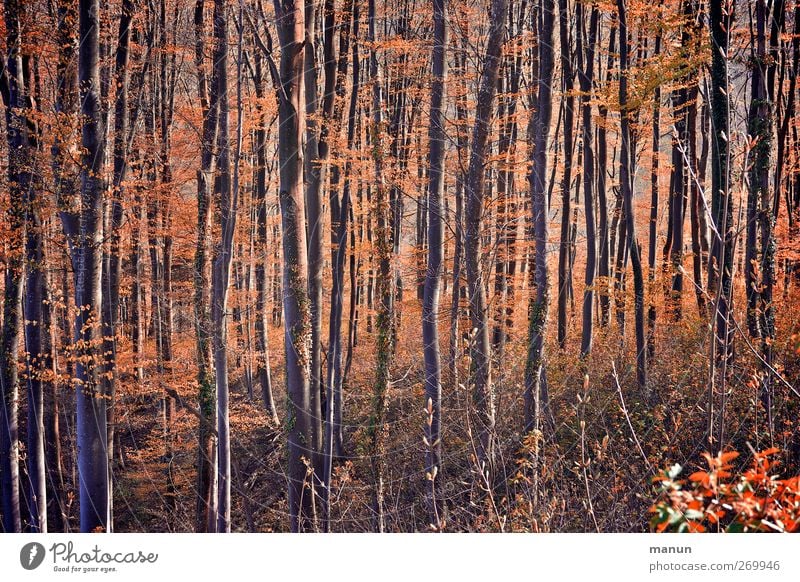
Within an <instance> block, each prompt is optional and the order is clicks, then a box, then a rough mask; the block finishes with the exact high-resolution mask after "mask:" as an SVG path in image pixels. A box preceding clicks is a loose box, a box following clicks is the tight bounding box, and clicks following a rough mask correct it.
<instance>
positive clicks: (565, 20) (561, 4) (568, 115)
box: [558, 0, 575, 349]
mask: <svg viewBox="0 0 800 582" xmlns="http://www.w3.org/2000/svg"><path fill="white" fill-rule="evenodd" d="M558 23H559V24H558V28H559V40H560V44H561V89H562V92H563V93H564V97H563V104H564V173H563V174H562V179H561V236H560V238H559V241H560V243H559V247H558V345H559V347H561V348H562V349H563V348H564V346H565V342H566V340H567V302H568V301H569V286H570V281H569V278H570V276H571V273H570V269H569V250H570V245H569V239H570V217H571V215H572V192H571V186H572V149H573V143H572V142H573V131H574V118H575V94H574V84H575V74H574V72H573V69H572V44H571V43H570V38H569V27H570V23H569V10H568V8H567V0H558Z"/></svg>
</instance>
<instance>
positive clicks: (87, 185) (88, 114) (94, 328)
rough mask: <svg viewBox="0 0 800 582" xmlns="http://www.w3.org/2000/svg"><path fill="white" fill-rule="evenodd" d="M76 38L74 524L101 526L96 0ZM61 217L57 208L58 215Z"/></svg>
mask: <svg viewBox="0 0 800 582" xmlns="http://www.w3.org/2000/svg"><path fill="white" fill-rule="evenodd" d="M78 7H79V9H78V14H79V23H80V26H79V30H80V43H79V48H78V86H79V88H80V103H81V116H82V119H83V123H82V140H81V145H82V147H83V155H82V158H81V168H80V177H81V190H80V218H79V225H78V229H77V232H76V231H75V230H73V225H72V224H66V223H65V226H64V230H65V233H66V234H67V237H69V238H73V239H74V240H75V258H76V259H77V261H76V263H75V265H74V269H75V305H76V307H77V309H78V313H77V315H76V317H75V342H76V344H77V352H78V360H77V363H76V366H75V375H76V381H75V386H76V392H77V397H76V404H77V433H78V477H79V482H80V495H79V500H80V513H81V518H80V528H81V531H84V532H90V531H95V530H98V529H100V530H105V529H107V527H108V525H109V522H110V506H109V472H108V454H107V434H108V433H107V426H106V424H107V420H106V419H107V417H106V395H105V394H103V392H102V384H101V382H100V369H101V366H102V357H101V353H100V350H101V340H102V336H101V330H100V328H99V323H100V316H101V305H102V287H101V277H102V242H103V190H104V186H103V159H104V155H105V129H104V127H103V118H102V115H101V103H100V93H99V91H100V71H99V62H98V61H99V46H100V45H99V33H100V5H99V2H98V0H80V2H79V4H78ZM63 218H64V216H63V214H62V219H63Z"/></svg>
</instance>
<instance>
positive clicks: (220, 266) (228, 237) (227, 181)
mask: <svg viewBox="0 0 800 582" xmlns="http://www.w3.org/2000/svg"><path fill="white" fill-rule="evenodd" d="M226 10H227V8H226V3H225V0H215V2H214V39H215V41H216V46H215V47H214V69H215V71H214V81H215V83H214V84H213V85H212V88H211V90H212V92H216V93H217V99H218V105H219V117H218V120H217V123H218V131H217V173H218V179H217V181H216V183H215V188H214V190H215V194H216V196H218V198H219V208H220V217H219V220H220V223H219V224H220V235H219V236H220V240H219V242H218V243H217V244H216V245H215V247H216V248H215V249H214V259H213V268H212V272H211V321H212V329H213V336H212V338H213V342H212V343H213V352H214V370H215V373H216V374H215V375H216V384H217V438H218V443H219V445H218V447H219V449H218V453H217V478H218V479H219V483H218V490H217V500H218V501H217V531H218V532H230V530H231V458H230V455H231V444H230V419H229V412H228V399H229V392H230V387H229V384H228V342H227V335H228V325H227V321H228V318H227V311H228V308H227V305H228V287H229V285H230V269H231V258H232V256H233V236H234V232H235V230H236V211H237V202H238V194H239V193H238V191H237V190H236V189H234V188H232V187H231V162H230V134H229V132H228V70H227V67H228V19H227V14H226ZM240 16H241V14H240ZM240 20H241V18H240ZM240 82H241V81H240ZM240 94H241V93H240ZM240 111H241V109H240ZM239 130H241V124H240V127H239ZM237 141H238V140H237ZM236 186H237V187H238V184H236Z"/></svg>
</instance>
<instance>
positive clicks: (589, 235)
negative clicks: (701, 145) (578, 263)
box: [577, 2, 600, 356]
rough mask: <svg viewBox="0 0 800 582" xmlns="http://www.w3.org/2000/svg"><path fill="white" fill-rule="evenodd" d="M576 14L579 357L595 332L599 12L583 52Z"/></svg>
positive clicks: (579, 6) (589, 348)
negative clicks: (581, 230)
mask: <svg viewBox="0 0 800 582" xmlns="http://www.w3.org/2000/svg"><path fill="white" fill-rule="evenodd" d="M577 11H578V17H577V18H578V59H579V61H580V63H581V64H580V73H579V80H580V85H581V104H582V109H583V111H582V113H583V137H582V141H583V201H584V202H583V203H584V210H585V219H586V278H585V280H584V283H585V285H586V286H585V290H584V292H583V327H582V333H581V355H582V356H586V355H587V354H589V353H590V352H591V351H592V332H593V328H594V277H595V272H596V269H597V241H596V233H595V220H594V192H593V189H592V185H593V184H594V178H595V177H594V152H593V151H592V103H591V96H592V85H593V83H594V51H595V43H596V42H597V30H598V26H599V20H600V12H599V10H598V8H597V5H595V4H593V5H592V11H591V16H590V17H589V34H588V38H587V39H586V41H585V42H586V46H585V49H584V48H583V46H582V45H583V38H584V34H585V32H584V24H585V19H586V17H585V15H584V6H583V2H579V3H578V4H577Z"/></svg>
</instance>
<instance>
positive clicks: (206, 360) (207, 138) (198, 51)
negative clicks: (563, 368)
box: [194, 0, 219, 532]
mask: <svg viewBox="0 0 800 582" xmlns="http://www.w3.org/2000/svg"><path fill="white" fill-rule="evenodd" d="M204 4H205V2H204V0H197V3H196V4H195V10H194V30H195V67H196V69H197V89H198V93H199V97H200V107H201V110H202V114H203V127H202V132H203V133H202V136H201V142H200V169H199V170H198V172H197V245H196V247H195V259H194V315H195V336H196V342H197V384H198V409H199V412H200V419H199V420H200V422H199V430H198V432H199V434H198V438H199V447H198V462H197V490H198V496H197V512H196V513H197V517H196V522H195V530H196V531H198V532H203V531H205V532H210V531H215V529H216V519H217V493H216V492H217V489H216V480H217V477H216V466H217V442H216V435H215V433H216V426H217V417H216V414H217V410H216V409H217V394H216V388H215V385H214V379H213V370H214V368H213V355H212V351H211V312H210V310H209V306H210V304H211V297H210V294H209V291H210V287H211V285H210V283H211V281H210V279H211V260H210V255H211V249H210V244H211V216H212V214H211V210H212V205H211V187H212V184H213V183H214V179H213V176H214V172H215V163H216V158H215V155H214V150H215V148H214V144H215V142H216V140H217V119H218V115H219V113H218V110H219V92H218V91H213V92H212V93H211V95H210V96H209V91H208V86H209V82H208V79H207V75H206V72H205V63H204V60H205V40H204V39H205V24H204V22H205V18H204V13H205V8H204ZM216 71H217V69H216V68H214V69H212V77H211V83H210V84H211V85H212V86H216Z"/></svg>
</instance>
